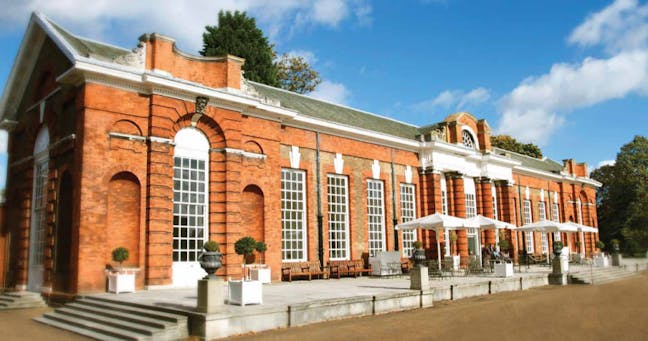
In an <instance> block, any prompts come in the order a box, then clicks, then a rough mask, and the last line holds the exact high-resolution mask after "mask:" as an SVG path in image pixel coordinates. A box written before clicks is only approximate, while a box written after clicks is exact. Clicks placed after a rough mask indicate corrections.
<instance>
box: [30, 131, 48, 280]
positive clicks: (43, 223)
mask: <svg viewBox="0 0 648 341" xmlns="http://www.w3.org/2000/svg"><path fill="white" fill-rule="evenodd" d="M49 142H50V137H49V131H48V130H47V127H43V128H41V130H40V131H39V132H38V135H37V136H36V141H35V143H34V154H33V155H34V173H33V176H34V182H33V187H32V207H31V227H30V234H29V270H28V271H29V273H28V278H27V279H28V283H27V285H28V289H29V290H31V291H39V290H40V288H41V285H42V284H43V270H44V262H43V261H44V258H45V257H44V256H45V237H46V235H47V180H48V177H49Z"/></svg>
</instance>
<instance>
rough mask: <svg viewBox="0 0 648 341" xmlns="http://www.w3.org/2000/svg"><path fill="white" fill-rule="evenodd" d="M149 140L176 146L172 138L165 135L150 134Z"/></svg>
mask: <svg viewBox="0 0 648 341" xmlns="http://www.w3.org/2000/svg"><path fill="white" fill-rule="evenodd" d="M148 140H149V141H151V142H155V143H164V144H170V145H172V146H175V142H173V140H172V139H167V138H165V137H158V136H149V137H148Z"/></svg>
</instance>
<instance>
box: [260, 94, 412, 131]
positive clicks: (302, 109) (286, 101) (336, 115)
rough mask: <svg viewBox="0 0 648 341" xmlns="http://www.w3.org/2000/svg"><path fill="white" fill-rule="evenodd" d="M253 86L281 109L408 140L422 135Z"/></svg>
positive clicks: (392, 122)
mask: <svg viewBox="0 0 648 341" xmlns="http://www.w3.org/2000/svg"><path fill="white" fill-rule="evenodd" d="M250 83H251V84H252V85H253V86H254V89H255V90H256V91H257V92H258V93H259V94H261V95H263V96H265V97H269V98H272V99H276V100H279V101H280V102H281V106H282V107H286V108H289V109H293V110H296V111H298V112H299V113H300V114H302V115H305V116H311V117H314V118H318V119H322V120H326V121H329V122H335V123H340V124H343V125H347V126H353V127H360V128H363V129H368V130H373V131H377V132H380V133H384V134H389V135H394V136H398V137H402V138H407V139H415V138H416V136H417V135H419V134H420V133H419V131H418V127H416V126H414V125H411V124H407V123H403V122H399V121H396V120H393V119H389V118H386V117H382V116H378V115H374V114H370V113H367V112H364V111H360V110H356V109H352V108H349V107H345V106H342V105H336V104H333V103H329V102H325V101H321V100H318V99H314V98H311V97H308V96H304V95H300V94H297V93H292V92H289V91H286V90H282V89H277V88H274V87H271V86H267V85H264V84H260V83H255V82H250Z"/></svg>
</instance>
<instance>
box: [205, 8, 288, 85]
mask: <svg viewBox="0 0 648 341" xmlns="http://www.w3.org/2000/svg"><path fill="white" fill-rule="evenodd" d="M205 30H206V32H205V33H203V49H202V51H200V54H201V55H203V56H223V55H226V54H231V55H234V56H237V57H241V58H245V64H244V65H243V70H244V71H245V78H246V79H249V80H251V81H255V82H259V83H263V84H267V85H271V86H279V81H278V79H277V66H276V65H275V63H274V62H273V60H274V58H275V56H276V54H275V52H274V49H273V46H272V44H270V42H269V41H268V38H267V37H266V36H264V35H263V32H262V31H261V30H260V29H259V28H258V27H257V26H256V21H255V20H254V18H250V17H248V16H247V14H246V13H245V12H239V11H235V12H234V13H232V12H230V11H226V12H224V11H220V12H218V26H206V27H205Z"/></svg>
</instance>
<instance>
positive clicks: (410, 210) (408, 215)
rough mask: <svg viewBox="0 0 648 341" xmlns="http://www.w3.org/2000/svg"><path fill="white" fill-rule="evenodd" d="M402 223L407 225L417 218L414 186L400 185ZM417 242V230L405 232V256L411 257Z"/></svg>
mask: <svg viewBox="0 0 648 341" xmlns="http://www.w3.org/2000/svg"><path fill="white" fill-rule="evenodd" d="M400 202H401V222H402V223H406V222H408V221H411V220H414V218H416V204H415V202H416V200H415V188H414V185H405V184H401V185H400ZM414 241H416V230H408V231H403V255H404V256H405V257H411V256H412V252H413V250H414V246H412V243H414Z"/></svg>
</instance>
